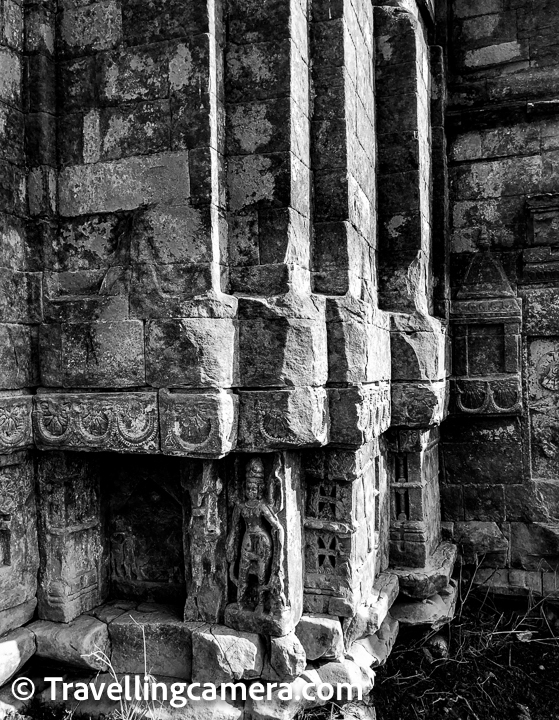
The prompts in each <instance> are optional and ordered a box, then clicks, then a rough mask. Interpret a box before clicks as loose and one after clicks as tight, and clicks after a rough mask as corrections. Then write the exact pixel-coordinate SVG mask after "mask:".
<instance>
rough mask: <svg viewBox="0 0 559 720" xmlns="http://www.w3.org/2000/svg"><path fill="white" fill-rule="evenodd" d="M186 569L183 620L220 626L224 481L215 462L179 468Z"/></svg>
mask: <svg viewBox="0 0 559 720" xmlns="http://www.w3.org/2000/svg"><path fill="white" fill-rule="evenodd" d="M181 485H182V490H183V537H184V556H185V567H186V595H187V597H186V604H185V607H184V619H185V620H186V621H189V620H205V621H206V622H213V623H220V622H223V611H224V609H225V604H226V602H227V562H226V557H225V542H226V537H227V502H226V478H225V477H224V467H223V465H222V464H220V463H218V462H216V461H215V460H210V461H205V462H202V461H188V462H184V463H183V464H182V466H181Z"/></svg>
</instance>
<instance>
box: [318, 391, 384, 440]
mask: <svg viewBox="0 0 559 720" xmlns="http://www.w3.org/2000/svg"><path fill="white" fill-rule="evenodd" d="M327 392H328V406H329V412H330V442H331V443H332V444H333V445H342V446H357V447H360V446H361V445H364V444H365V443H369V442H371V440H373V439H374V438H377V437H379V436H380V435H382V433H383V432H385V431H386V430H388V428H389V426H390V417H391V415H390V412H391V409H390V398H391V396H390V385H389V383H388V382H382V383H378V384H377V383H375V384H374V385H360V386H354V387H349V388H328V390H327Z"/></svg>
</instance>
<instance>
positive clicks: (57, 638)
mask: <svg viewBox="0 0 559 720" xmlns="http://www.w3.org/2000/svg"><path fill="white" fill-rule="evenodd" d="M27 627H28V629H29V630H30V631H31V632H32V633H33V635H34V636H35V640H36V643H37V655H38V657H43V658H45V659H47V660H55V661H57V662H62V663H67V664H69V665H75V666H76V667H80V668H91V669H93V670H105V669H106V667H107V665H106V662H105V660H104V658H110V653H111V650H110V639H109V631H108V628H107V625H106V624H105V623H103V622H100V621H99V620H97V618H94V617H91V616H90V615H80V616H79V617H77V618H76V619H75V620H72V622H70V623H57V622H49V621H47V620H38V621H37V622H34V623H31V625H28V626H27ZM97 653H100V654H99V655H98V654H97Z"/></svg>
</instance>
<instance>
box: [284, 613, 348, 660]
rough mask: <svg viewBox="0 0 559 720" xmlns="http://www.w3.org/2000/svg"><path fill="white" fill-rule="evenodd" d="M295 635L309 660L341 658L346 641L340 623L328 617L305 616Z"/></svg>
mask: <svg viewBox="0 0 559 720" xmlns="http://www.w3.org/2000/svg"><path fill="white" fill-rule="evenodd" d="M295 633H296V635H297V637H298V638H299V640H300V641H301V645H302V646H303V648H304V649H305V653H306V655H307V660H318V659H320V658H322V659H330V658H339V657H341V656H342V655H343V648H344V641H343V635H342V626H341V624H340V621H339V620H338V619H336V618H333V617H329V616H328V615H303V617H302V618H301V620H300V621H299V624H298V625H297V627H296V628H295Z"/></svg>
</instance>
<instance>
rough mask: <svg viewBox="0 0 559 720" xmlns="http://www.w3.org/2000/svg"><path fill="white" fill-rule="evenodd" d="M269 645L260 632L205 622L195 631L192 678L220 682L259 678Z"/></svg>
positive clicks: (197, 680)
mask: <svg viewBox="0 0 559 720" xmlns="http://www.w3.org/2000/svg"><path fill="white" fill-rule="evenodd" d="M264 656H265V646H264V642H263V641H262V639H261V638H260V636H259V635H256V634H255V633H247V632H239V631H236V630H231V629H230V628H228V627H222V626H220V625H203V626H202V627H200V628H199V629H196V630H194V631H193V633H192V679H193V681H194V682H201V683H204V682H212V683H215V684H216V685H219V684H220V683H224V682H231V681H234V680H250V679H252V678H258V677H260V676H261V674H262V669H263V667H264Z"/></svg>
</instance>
